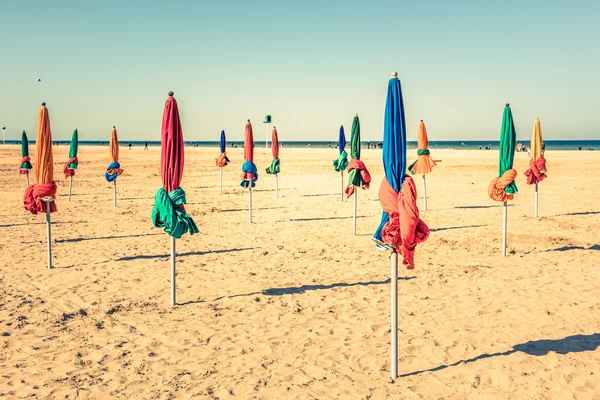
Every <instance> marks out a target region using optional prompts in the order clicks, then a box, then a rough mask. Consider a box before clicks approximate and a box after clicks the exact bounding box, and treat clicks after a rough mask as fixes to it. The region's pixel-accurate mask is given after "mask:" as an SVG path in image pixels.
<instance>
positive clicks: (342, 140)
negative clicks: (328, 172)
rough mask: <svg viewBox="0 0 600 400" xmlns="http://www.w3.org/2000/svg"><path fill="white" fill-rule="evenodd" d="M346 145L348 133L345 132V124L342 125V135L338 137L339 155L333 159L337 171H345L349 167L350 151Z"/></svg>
mask: <svg viewBox="0 0 600 400" xmlns="http://www.w3.org/2000/svg"><path fill="white" fill-rule="evenodd" d="M345 147H346V135H345V134H344V126H343V125H342V126H340V135H339V137H338V151H339V153H340V154H339V156H338V157H337V158H336V159H335V160H334V161H333V169H334V170H335V172H341V171H345V170H346V168H348V153H346V150H344V148H345Z"/></svg>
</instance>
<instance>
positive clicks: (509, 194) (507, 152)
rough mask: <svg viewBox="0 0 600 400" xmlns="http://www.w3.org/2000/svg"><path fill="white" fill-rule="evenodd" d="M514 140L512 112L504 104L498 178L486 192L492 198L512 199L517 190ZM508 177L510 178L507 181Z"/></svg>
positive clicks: (515, 140)
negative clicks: (502, 192) (514, 166)
mask: <svg viewBox="0 0 600 400" xmlns="http://www.w3.org/2000/svg"><path fill="white" fill-rule="evenodd" d="M516 142H517V133H516V132H515V125H514V122H513V117H512V112H511V110H510V107H509V106H508V105H506V107H504V113H503V115H502V128H501V129H500V154H499V160H498V178H494V179H493V180H492V182H490V185H489V187H488V194H489V195H490V198H491V199H492V200H496V201H502V202H504V201H506V200H512V199H513V198H514V195H515V194H516V193H517V191H518V190H517V185H516V184H515V181H514V179H515V178H516V176H517V172H516V171H515V170H514V169H513V162H514V158H515V147H516ZM509 171H510V172H509ZM511 178H512V179H511ZM509 179H511V180H510V181H509ZM500 191H504V192H505V193H506V196H504V195H502V194H501V193H500ZM500 199H503V200H500Z"/></svg>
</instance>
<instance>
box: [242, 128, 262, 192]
mask: <svg viewBox="0 0 600 400" xmlns="http://www.w3.org/2000/svg"><path fill="white" fill-rule="evenodd" d="M257 180H258V172H257V170H256V164H254V136H253V134H252V124H251V123H250V120H248V122H246V130H245V132H244V164H242V181H241V182H240V186H241V187H243V188H244V189H246V188H248V187H249V186H250V183H252V185H251V186H252V187H254V186H256V181H257Z"/></svg>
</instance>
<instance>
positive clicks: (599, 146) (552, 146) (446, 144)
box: [7, 138, 600, 150]
mask: <svg viewBox="0 0 600 400" xmlns="http://www.w3.org/2000/svg"><path fill="white" fill-rule="evenodd" d="M348 139H349V138H348ZM7 143H13V144H18V145H20V144H21V142H14V141H11V142H9V141H7ZM30 143H35V141H33V140H30ZM58 143H59V145H69V143H70V142H69V141H65V140H59V141H58ZM254 143H255V146H256V148H260V147H265V142H261V141H256V142H254ZM280 143H283V146H284V148H285V147H292V148H301V147H308V145H310V147H311V148H321V149H322V148H327V147H328V146H329V145H331V146H332V147H334V148H335V146H336V145H337V141H335V142H334V141H331V142H320V141H311V142H297V141H283V142H280ZM361 143H362V147H363V148H367V142H366V141H363V142H361ZM369 143H370V144H371V146H373V145H374V144H377V143H376V142H369ZM517 143H522V144H523V145H526V146H529V141H528V140H527V141H520V142H519V141H517ZM545 143H546V150H579V148H580V147H581V148H582V150H600V140H546V141H545ZM79 144H80V145H82V146H108V141H104V142H101V141H87V140H81V141H79ZM131 144H132V146H134V147H140V146H141V147H143V146H144V142H143V141H134V142H131ZM120 145H121V147H124V146H127V145H129V142H126V141H121V142H120ZM185 145H186V146H198V147H216V148H218V147H219V142H196V141H191V142H190V141H186V142H185ZM243 145H244V142H236V141H233V142H230V141H228V142H227V147H228V148H230V147H235V146H237V147H239V148H241V147H243ZM498 145H499V142H498V141H479V140H477V141H464V142H461V141H430V142H429V148H430V149H450V150H460V149H468V150H478V149H479V147H481V148H482V149H485V148H486V146H491V148H492V150H494V149H496V150H497V149H498ZM148 146H152V147H156V146H160V142H156V141H153V142H148ZM349 146H350V140H348V144H347V145H346V148H347V149H349ZM406 146H407V148H408V149H410V150H412V149H416V148H417V142H416V141H408V142H406Z"/></svg>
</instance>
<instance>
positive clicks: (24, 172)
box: [19, 156, 31, 175]
mask: <svg viewBox="0 0 600 400" xmlns="http://www.w3.org/2000/svg"><path fill="white" fill-rule="evenodd" d="M25 162H31V158H29V156H25V157H23V159H22V160H21V164H20V165H23V163H25ZM19 172H20V173H21V175H27V174H29V170H28V169H21V168H19Z"/></svg>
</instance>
